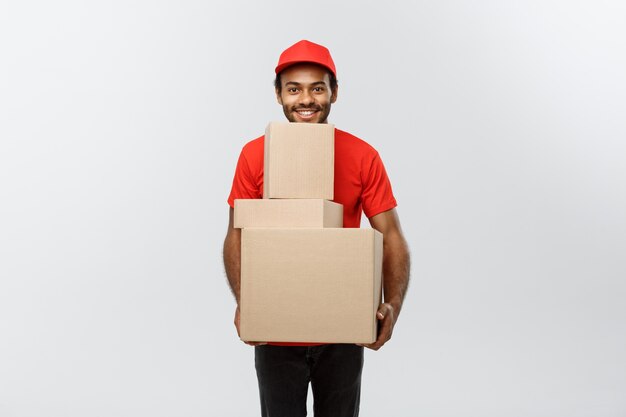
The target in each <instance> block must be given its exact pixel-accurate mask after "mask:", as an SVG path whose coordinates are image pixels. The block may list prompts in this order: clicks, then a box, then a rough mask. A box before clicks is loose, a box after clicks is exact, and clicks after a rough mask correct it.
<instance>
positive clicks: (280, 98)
mask: <svg viewBox="0 0 626 417" xmlns="http://www.w3.org/2000/svg"><path fill="white" fill-rule="evenodd" d="M274 90H275V91H276V101H278V104H280V105H281V106H282V105H283V98H282V97H281V96H280V91H278V88H275V89H274Z"/></svg>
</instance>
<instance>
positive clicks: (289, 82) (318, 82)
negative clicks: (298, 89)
mask: <svg viewBox="0 0 626 417" xmlns="http://www.w3.org/2000/svg"><path fill="white" fill-rule="evenodd" d="M289 84H293V85H295V86H298V85H302V84H300V83H299V82H296V81H287V82H286V83H285V86H287V85H289ZM320 84H322V85H326V83H325V82H324V81H315V82H313V83H311V84H309V85H320Z"/></svg>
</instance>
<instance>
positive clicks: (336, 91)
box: [330, 86, 339, 104]
mask: <svg viewBox="0 0 626 417" xmlns="http://www.w3.org/2000/svg"><path fill="white" fill-rule="evenodd" d="M338 93H339V86H337V87H335V89H334V90H333V91H332V92H331V94H330V102H331V104H335V101H337V94H338Z"/></svg>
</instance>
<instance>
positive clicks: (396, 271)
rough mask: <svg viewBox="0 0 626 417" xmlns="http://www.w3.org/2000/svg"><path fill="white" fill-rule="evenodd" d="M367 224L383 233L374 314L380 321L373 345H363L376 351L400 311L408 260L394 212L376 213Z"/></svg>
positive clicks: (405, 244) (407, 249)
mask: <svg viewBox="0 0 626 417" xmlns="http://www.w3.org/2000/svg"><path fill="white" fill-rule="evenodd" d="M369 221H370V224H371V225H372V227H373V228H374V229H376V230H378V231H379V232H381V233H382V234H383V294H384V302H383V303H382V304H381V305H380V306H379V308H378V312H377V313H376V317H377V318H378V320H379V321H380V324H379V330H378V339H377V340H376V342H374V343H372V344H369V345H363V346H365V347H368V348H370V349H374V350H378V349H380V348H381V347H382V346H383V345H384V344H385V343H386V342H387V341H388V340H389V339H391V334H392V333H393V327H394V325H395V324H396V321H397V320H398V315H399V314H400V310H401V309H402V303H403V301H404V296H405V295H406V291H407V288H408V286H409V272H410V257H409V248H408V246H407V243H406V240H405V239H404V235H403V234H402V230H401V229H400V219H399V218H398V214H397V212H396V210H395V209H391V210H388V211H385V212H383V213H379V214H377V215H375V216H373V217H371V218H370V219H369Z"/></svg>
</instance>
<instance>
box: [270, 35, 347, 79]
mask: <svg viewBox="0 0 626 417" xmlns="http://www.w3.org/2000/svg"><path fill="white" fill-rule="evenodd" d="M300 62H311V63H314V64H319V65H321V66H323V67H326V68H328V69H329V70H330V71H331V72H332V73H333V75H334V76H335V78H336V77H337V71H336V70H335V63H334V62H333V58H332V57H331V56H330V51H329V50H328V49H327V48H326V47H324V46H322V45H318V44H316V43H313V42H309V41H307V40H302V41H300V42H297V43H294V44H293V45H291V46H290V47H289V48H287V49H285V50H284V51H283V53H282V54H280V58H278V65H276V74H278V73H279V72H281V71H282V70H284V69H285V68H287V67H289V66H291V65H294V64H298V63H300Z"/></svg>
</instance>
